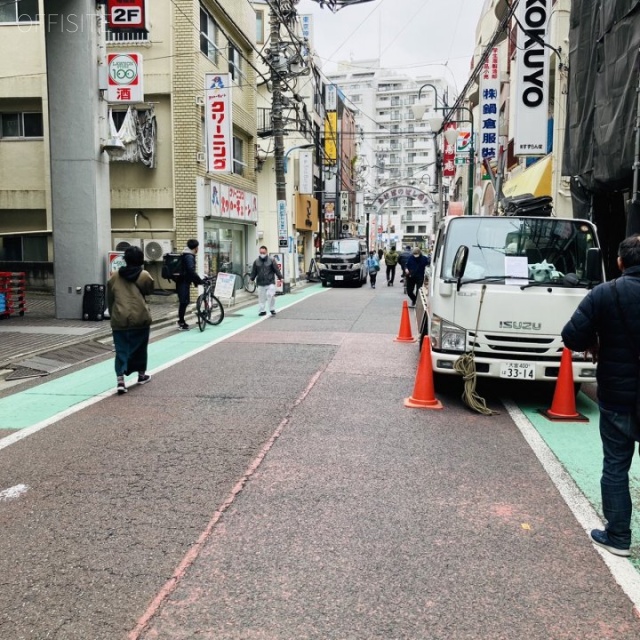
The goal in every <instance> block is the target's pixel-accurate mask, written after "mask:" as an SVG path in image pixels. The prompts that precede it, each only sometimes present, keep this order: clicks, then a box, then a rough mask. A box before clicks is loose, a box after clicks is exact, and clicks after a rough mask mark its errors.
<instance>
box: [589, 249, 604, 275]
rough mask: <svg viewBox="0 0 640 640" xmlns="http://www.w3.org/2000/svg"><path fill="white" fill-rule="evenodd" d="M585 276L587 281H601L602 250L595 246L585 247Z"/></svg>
mask: <svg viewBox="0 0 640 640" xmlns="http://www.w3.org/2000/svg"><path fill="white" fill-rule="evenodd" d="M585 271H586V274H585V275H586V276H587V280H588V281H589V282H602V251H601V250H600V249H598V248H596V247H593V248H592V249H587V263H586V268H585Z"/></svg>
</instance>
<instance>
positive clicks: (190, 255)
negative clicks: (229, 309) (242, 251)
mask: <svg viewBox="0 0 640 640" xmlns="http://www.w3.org/2000/svg"><path fill="white" fill-rule="evenodd" d="M199 246H200V243H199V242H198V241H197V240H196V239H195V238H192V239H191V240H187V246H186V247H185V248H184V249H183V251H182V273H181V275H180V276H179V277H178V278H177V280H176V293H177V294H178V303H179V305H178V329H179V330H180V331H189V329H190V327H189V325H188V324H187V323H186V321H185V319H184V316H185V313H186V312H187V307H188V306H189V302H190V291H191V285H192V284H195V285H196V286H197V285H199V284H204V280H203V279H202V278H201V277H200V276H199V275H198V273H197V272H196V255H197V254H198V248H199Z"/></svg>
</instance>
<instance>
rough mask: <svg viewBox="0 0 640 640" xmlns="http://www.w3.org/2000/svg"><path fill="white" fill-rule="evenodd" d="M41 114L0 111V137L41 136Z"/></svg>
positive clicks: (42, 132)
mask: <svg viewBox="0 0 640 640" xmlns="http://www.w3.org/2000/svg"><path fill="white" fill-rule="evenodd" d="M43 135H44V130H43V125H42V114H41V113H37V112H28V113H0V138H42V136H43Z"/></svg>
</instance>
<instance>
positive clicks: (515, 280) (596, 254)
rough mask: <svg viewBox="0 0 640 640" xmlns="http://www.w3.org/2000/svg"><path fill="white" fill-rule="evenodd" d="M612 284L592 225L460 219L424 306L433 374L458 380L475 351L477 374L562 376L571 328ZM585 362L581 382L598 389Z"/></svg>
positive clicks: (422, 298) (429, 279) (442, 239)
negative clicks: (565, 333) (461, 361)
mask: <svg viewBox="0 0 640 640" xmlns="http://www.w3.org/2000/svg"><path fill="white" fill-rule="evenodd" d="M603 279H604V270H603V265H602V257H601V253H600V249H599V245H598V237H597V233H596V229H595V227H594V226H593V225H592V224H591V222H589V221H586V220H578V219H560V218H553V217H529V216H523V217H516V216H456V217H453V216H452V217H446V218H444V219H443V220H442V222H441V223H440V225H439V229H438V232H437V235H436V240H435V245H434V251H433V257H432V263H431V266H430V268H429V270H428V273H427V276H426V278H425V284H424V286H423V287H422V288H421V290H420V292H419V296H418V300H417V305H416V313H417V320H418V327H419V332H420V344H422V342H423V340H425V339H429V340H430V346H431V352H432V365H433V371H434V373H436V374H450V375H457V374H456V372H455V370H454V363H455V362H456V360H457V359H458V358H459V357H460V356H461V355H463V354H464V353H470V352H473V355H474V360H475V367H476V371H477V375H478V376H481V377H493V378H505V379H516V380H524V381H544V380H548V381H553V380H555V379H556V378H557V376H558V372H559V366H560V358H561V355H562V350H563V344H562V339H561V336H560V332H561V331H562V328H563V327H564V325H565V324H566V322H567V321H568V320H569V318H570V317H571V315H572V314H573V312H574V311H575V309H576V307H577V306H578V304H579V303H580V301H581V300H582V299H583V298H584V296H585V295H586V294H587V293H588V291H589V289H590V288H591V287H592V286H593V285H595V284H597V283H598V282H601V281H602V280H603ZM595 374H596V367H595V365H594V364H592V363H591V362H586V361H584V359H583V358H582V357H581V355H580V354H576V355H575V357H574V361H573V376H574V381H575V383H576V384H579V383H582V382H594V381H595Z"/></svg>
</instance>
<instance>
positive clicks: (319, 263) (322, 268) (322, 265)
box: [316, 262, 327, 271]
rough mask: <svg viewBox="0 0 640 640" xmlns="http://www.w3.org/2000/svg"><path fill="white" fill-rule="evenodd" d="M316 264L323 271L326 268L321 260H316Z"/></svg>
mask: <svg viewBox="0 0 640 640" xmlns="http://www.w3.org/2000/svg"><path fill="white" fill-rule="evenodd" d="M316 266H317V267H318V269H320V270H322V271H324V270H325V269H326V268H327V265H326V264H323V263H322V262H316Z"/></svg>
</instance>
